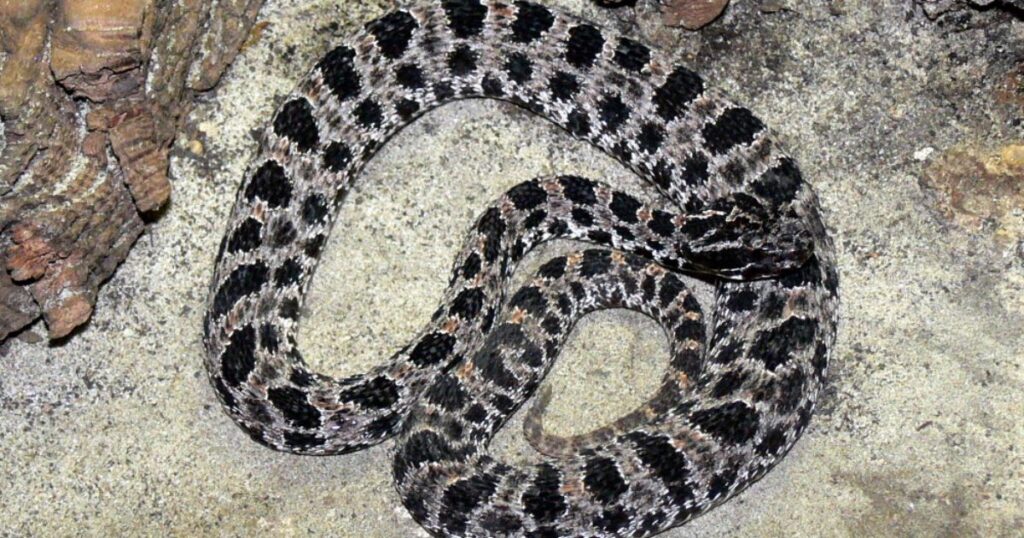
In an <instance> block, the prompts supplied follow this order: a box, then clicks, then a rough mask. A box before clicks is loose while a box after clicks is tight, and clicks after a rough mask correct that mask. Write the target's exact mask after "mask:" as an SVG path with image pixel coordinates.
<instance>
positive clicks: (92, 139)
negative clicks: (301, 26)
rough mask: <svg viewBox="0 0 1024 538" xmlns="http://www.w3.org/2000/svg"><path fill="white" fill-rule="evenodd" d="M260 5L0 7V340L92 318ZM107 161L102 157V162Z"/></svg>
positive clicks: (95, 1)
mask: <svg viewBox="0 0 1024 538" xmlns="http://www.w3.org/2000/svg"><path fill="white" fill-rule="evenodd" d="M262 3H263V1H262V0H222V1H220V2H216V3H211V2H206V1H203V0H176V1H173V2H157V1H156V0H125V1H121V2H107V1H101V0H59V1H57V2H53V1H48V0H22V1H19V2H0V47H3V52H4V53H5V55H6V58H5V61H4V63H3V64H2V67H0V119H2V120H3V127H4V129H3V138H2V139H0V150H2V151H0V340H2V339H4V338H5V337H6V336H7V335H8V334H10V333H12V332H15V331H17V330H19V329H20V328H22V327H24V326H25V325H27V324H29V323H31V322H32V321H33V320H35V319H37V318H39V317H40V316H42V317H43V318H44V320H45V321H46V325H47V329H48V332H49V336H50V338H61V337H63V336H66V335H68V334H69V333H70V332H71V331H72V330H74V329H75V327H78V326H79V325H81V324H82V323H84V322H85V321H86V320H88V318H89V316H90V315H91V314H92V309H93V305H94V304H95V301H96V294H97V290H98V289H99V286H100V285H101V284H102V283H103V281H105V280H106V279H107V278H109V277H110V275H111V274H113V272H114V270H115V268H116V267H117V266H118V264H120V263H121V262H122V261H123V260H124V259H125V257H126V256H127V255H128V252H129V250H130V249H131V246H132V245H133V244H134V242H135V240H136V239H137V238H138V237H139V235H141V234H142V232H143V230H144V227H145V223H144V218H145V217H146V216H148V215H154V214H156V212H157V211H159V209H160V208H161V207H163V205H164V204H166V202H167V200H168V198H169V196H170V194H171V184H170V181H169V179H168V177H167V172H168V156H169V150H170V147H171V144H172V143H173V141H174V137H175V135H176V133H177V132H178V130H179V129H180V128H181V123H182V120H183V118H184V117H185V115H186V114H187V112H188V109H189V106H190V103H191V102H192V100H193V97H194V95H195V94H196V92H201V91H207V90H209V89H210V88H212V87H213V86H214V85H215V84H216V83H217V81H218V80H219V79H220V77H221V75H222V74H223V73H224V71H225V69H226V68H227V66H228V65H229V64H230V63H231V62H232V61H233V60H234V57H235V55H236V54H237V52H238V50H239V49H240V48H241V46H242V44H243V43H244V42H245V39H246V37H247V36H248V35H249V31H250V29H251V28H252V24H253V22H254V21H255V19H256V16H257V13H258V11H259V9H260V7H261V5H262ZM110 157H112V158H110Z"/></svg>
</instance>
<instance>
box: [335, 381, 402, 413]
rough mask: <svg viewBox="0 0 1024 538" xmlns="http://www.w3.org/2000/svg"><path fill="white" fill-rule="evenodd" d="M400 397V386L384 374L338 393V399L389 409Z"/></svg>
mask: <svg viewBox="0 0 1024 538" xmlns="http://www.w3.org/2000/svg"><path fill="white" fill-rule="evenodd" d="M398 397H399V394H398V386H397V385H395V382H394V381H391V380H390V379H388V378H386V377H384V376H377V377H375V378H373V379H370V380H369V381H363V382H361V383H359V384H357V385H355V386H354V387H351V388H348V389H345V390H343V391H342V392H341V393H339V394H338V399H339V400H341V401H343V402H352V403H355V404H358V405H360V406H362V407H367V408H370V409H387V408H388V407H391V406H392V405H394V403H395V402H397V401H398Z"/></svg>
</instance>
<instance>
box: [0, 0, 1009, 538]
mask: <svg viewBox="0 0 1024 538" xmlns="http://www.w3.org/2000/svg"><path fill="white" fill-rule="evenodd" d="M551 3H552V4H560V5H562V6H563V7H565V8H566V9H568V10H570V11H573V12H577V13H583V14H585V15H586V16H587V17H589V18H592V19H596V20H598V21H599V22H601V23H602V24H605V25H609V26H615V27H618V28H619V29H620V30H622V31H624V32H628V33H631V34H634V35H641V36H643V37H644V38H645V39H646V40H647V41H650V42H654V43H655V44H656V45H658V46H660V47H661V48H663V49H667V50H674V51H676V52H677V54H678V56H679V58H680V59H681V60H682V61H684V62H686V63H688V64H691V65H693V66H695V67H696V68H697V69H698V70H699V71H701V72H702V73H703V74H704V75H705V76H706V78H708V79H709V80H713V81H715V83H716V84H717V85H718V86H720V87H724V88H725V89H726V90H727V91H728V92H730V93H731V94H732V95H734V96H735V97H736V99H737V100H738V101H740V102H742V103H744V104H746V105H747V106H749V107H751V108H752V109H754V110H755V111H756V112H757V113H758V114H759V115H760V116H761V117H762V118H763V119H764V120H765V121H766V123H768V124H769V125H771V126H772V127H773V129H774V130H776V131H777V132H778V133H780V135H781V138H782V140H783V141H784V142H785V143H786V145H787V147H788V148H789V149H790V151H791V153H792V154H794V156H795V157H796V158H797V159H798V161H799V162H800V163H801V166H802V168H803V170H804V174H805V177H807V178H809V179H810V181H812V182H813V183H814V185H815V187H816V189H817V191H818V193H819V195H820V197H821V200H822V204H823V206H824V210H825V215H826V218H827V222H828V224H829V226H830V228H831V230H832V232H833V234H834V237H835V239H836V244H837V247H838V249H839V253H840V258H839V260H840V265H841V274H842V301H843V302H842V325H841V328H840V334H839V340H838V343H837V347H836V349H835V352H834V354H833V367H832V369H831V371H832V375H831V386H830V387H829V390H828V392H827V394H826V395H825V397H824V400H823V402H822V405H821V408H820V411H819V413H818V414H817V415H816V417H815V419H814V420H813V422H812V426H811V428H810V430H809V431H808V432H807V434H806V435H805V436H804V438H803V439H802V440H801V442H800V443H798V445H797V447H796V448H795V449H794V450H793V452H791V453H790V455H789V456H788V457H787V458H786V459H785V460H784V461H783V463H782V464H781V465H779V467H777V468H776V470H775V471H773V472H772V473H770V474H769V475H768V476H767V477H766V478H765V479H764V480H762V481H761V482H759V483H758V484H756V485H755V486H753V487H751V488H750V489H749V490H747V491H746V492H745V493H743V494H741V495H740V496H739V497H737V498H736V499H734V500H733V501H731V502H729V503H727V504H726V505H725V506H723V507H722V508H719V509H716V510H714V511H713V512H711V513H710V514H707V515H706V516H703V517H701V518H699V519H698V520H697V521H695V522H693V523H692V524H690V525H687V526H686V527H684V528H681V529H676V530H674V531H672V532H669V533H667V534H666V535H665V536H671V537H677V536H679V537H681V536H715V537H717V536H1020V535H1021V533H1024V508H1022V507H1024V421H1022V420H1021V416H1022V415H1024V367H1022V364H1024V331H1022V330H1021V328H1022V327H1024V259H1022V258H1024V248H1022V247H1021V244H1020V243H1019V241H1020V238H1019V237H1009V239H1008V238H1007V237H1006V236H1005V234H1003V235H999V234H994V233H991V230H990V229H988V228H985V227H982V228H981V229H980V230H970V231H969V230H966V229H965V228H962V227H960V226H959V225H956V224H953V223H951V222H949V221H948V220H947V219H946V217H945V216H944V215H943V214H942V213H940V212H939V211H938V210H936V206H935V197H934V196H932V195H931V194H930V192H928V191H927V190H926V189H924V188H922V187H921V183H920V181H921V177H922V176H923V174H924V171H925V170H926V169H927V168H928V167H929V166H930V165H931V164H932V163H933V162H934V161H935V159H936V158H937V157H938V156H940V155H942V154H943V153H944V152H946V151H947V150H948V149H949V148H954V147H963V146H972V147H979V148H985V149H986V150H992V151H996V150H998V149H999V148H1000V147H1004V146H1006V145H1007V144H1011V143H1013V142H1015V141H1016V142H1018V143H1019V141H1020V140H1021V139H1022V138H1024V126H1022V123H1024V120H1022V116H1024V112H1022V105H1021V104H1020V102H1018V103H1012V102H999V101H998V100H997V99H996V97H995V95H996V93H997V90H998V88H999V87H1000V86H999V85H1000V84H1002V83H1003V81H1005V77H1006V76H1007V75H1008V74H1009V73H1011V71H1012V70H1013V69H1014V61H1019V60H1020V57H1019V55H1020V51H1021V50H1024V22H1021V21H1019V20H1017V21H1013V20H1012V19H1010V18H1009V17H1007V16H1005V15H1001V14H1000V13H998V12H996V11H995V10H990V11H988V12H985V13H974V12H963V13H961V14H959V15H955V16H953V15H951V16H947V17H944V18H942V19H940V20H939V21H934V22H933V21H929V20H927V19H925V18H924V17H923V16H921V15H920V14H914V13H912V12H910V11H908V10H907V8H906V7H905V6H904V4H907V2H883V1H877V2H853V1H846V2H841V1H833V2H831V3H824V2H822V3H821V4H829V5H828V6H824V5H823V6H821V7H809V6H806V5H805V4H815V6H817V4H819V3H816V2H802V3H801V2H772V3H771V4H772V5H781V6H782V7H784V8H786V9H782V10H778V11H776V10H768V11H767V12H766V11H760V10H758V8H757V5H756V4H755V3H754V2H750V1H737V2H734V3H733V5H732V6H731V7H730V9H729V11H728V12H727V15H726V16H725V17H724V18H723V19H722V20H720V21H718V22H716V23H715V24H714V25H712V26H711V27H709V28H707V29H705V30H704V31H703V32H701V33H697V34H694V33H684V32H680V31H676V30H668V29H665V28H661V27H659V25H658V24H657V22H658V21H657V16H656V15H654V14H653V13H652V11H651V9H652V8H651V4H649V3H647V4H646V5H645V2H643V1H642V2H641V5H642V6H643V7H642V9H641V10H640V11H639V12H635V11H631V10H626V11H620V12H615V13H611V12H608V11H604V10H601V9H599V8H596V7H594V6H592V5H590V4H589V3H585V2H583V1H582V0H564V1H557V2H551ZM766 5H767V4H766ZM387 7H389V6H388V5H387V2H381V1H376V2H354V1H341V2H339V1H337V0H335V1H325V0H317V1H312V2H307V1H302V2H300V1H284V0H276V1H269V2H268V5H267V6H266V8H265V9H264V12H263V15H262V18H263V20H265V21H268V22H269V23H270V26H269V27H268V28H267V29H266V31H265V32H264V33H263V35H262V38H261V39H260V40H259V41H258V42H257V43H256V44H255V45H254V46H252V47H251V48H249V49H247V50H246V51H245V52H244V53H243V54H242V56H241V57H240V58H239V60H238V62H237V63H236V65H234V66H233V67H232V69H231V72H230V74H229V76H228V77H227V79H226V80H225V81H224V83H223V84H222V85H221V86H220V87H219V88H218V89H217V90H216V91H215V92H213V93H211V94H209V95H207V96H204V97H203V102H202V104H201V105H200V106H199V107H198V108H197V109H196V110H195V112H194V113H193V117H192V128H191V129H190V130H189V131H187V132H185V133H183V134H182V136H181V137H180V139H179V141H178V143H177V145H176V148H175V155H176V157H175V158H174V160H173V163H172V173H173V177H174V178H175V181H174V195H173V201H172V203H171V206H170V207H169V208H168V210H167V211H166V212H165V213H164V214H163V215H162V216H161V217H160V218H159V219H158V220H156V221H155V222H154V223H153V225H152V226H151V228H150V229H149V231H148V232H147V234H146V235H145V236H144V237H143V238H142V239H141V240H140V241H139V244H138V245H137V247H136V249H135V250H134V251H133V252H132V254H131V256H130V257H129V259H128V261H127V262H126V263H125V264H124V265H123V266H122V267H121V268H120V269H119V270H118V271H117V273H116V275H115V276H114V277H113V279H112V280H111V281H110V282H109V283H108V284H107V285H106V286H105V287H104V288H103V289H102V292H101V295H100V298H99V302H98V305H97V309H96V311H97V313H96V316H95V317H94V319H93V320H92V321H91V323H89V325H88V326H87V327H85V328H84V330H81V331H79V332H78V333H77V334H75V335H74V336H73V337H72V338H70V339H69V340H68V341H66V342H62V343H60V344H57V345H47V344H46V343H40V342H35V343H33V342H32V340H38V337H39V336H40V335H42V334H43V330H42V327H34V328H32V329H30V330H29V331H28V332H26V333H24V334H22V335H21V336H20V337H19V338H17V339H15V340H12V341H9V342H8V343H5V344H4V345H3V346H2V347H0V371H2V372H3V373H2V374H0V484H2V485H0V535H11V536H23V535H39V536H44V535H45V536H52V535H77V534H86V535H111V534H133V535H189V536H191V535H243V534H246V535H248V534H260V535H269V536H292V535H296V536H297V535H327V534H331V535H337V536H352V537H355V536H367V537H394V536H417V535H424V533H423V531H422V530H420V529H419V528H418V526H417V525H416V524H415V523H414V522H413V521H412V520H411V519H410V518H409V517H408V516H407V515H406V514H405V512H404V510H403V509H402V507H401V504H400V502H399V500H398V497H397V496H396V494H395V492H394V490H393V489H392V487H391V483H390V476H389V469H390V458H389V455H388V450H389V448H390V445H389V444H385V445H383V446H381V447H377V448H374V449H371V450H367V451H364V452H362V453H358V454H354V455H349V456H340V457H327V458H310V457H297V456H289V455H283V454H277V453H274V452H272V451H270V450H267V449H265V448H262V447H260V446H257V445H256V444H254V443H253V442H251V441H250V440H249V439H248V438H247V437H246V436H245V435H244V434H243V433H242V432H241V431H240V430H239V429H238V428H236V427H235V426H234V424H233V423H232V422H231V421H230V420H229V419H228V418H227V417H226V416H225V415H224V414H223V413H222V412H221V411H220V409H219V407H218V403H217V401H216V399H215V397H214V393H213V391H212V390H211V389H210V387H209V386H208V384H207V380H206V376H205V372H204V371H203V369H202V362H201V356H202V351H201V344H200V319H201V316H202V305H203V303H204V300H205V297H206V293H207V286H208V282H209V278H210V275H211V271H212V264H213V259H214V255H215V252H216V247H217V244H218V241H219V239H220V235H221V234H222V232H223V226H224V223H225V218H226V215H227V212H228V210H229V208H230V206H231V203H232V200H233V196H234V192H235V189H236V188H237V185H238V182H239V181H240V180H241V175H242V170H243V168H244V166H245V164H246V162H247V160H248V159H249V157H250V156H251V155H252V153H253V151H254V140H253V136H252V132H253V130H254V129H256V128H257V127H258V126H260V125H261V124H262V123H263V122H264V121H265V120H266V118H268V117H269V115H270V113H271V112H272V110H273V108H274V106H275V105H276V104H277V103H279V102H280V99H281V97H283V95H284V94H285V93H287V91H288V90H289V89H290V88H291V87H292V85H293V84H295V82H296V81H297V79H298V77H300V76H301V74H302V73H303V72H304V71H305V70H306V69H307V67H308V66H309V65H311V64H312V62H313V61H314V59H315V58H316V57H317V56H319V55H320V54H322V53H323V52H324V51H326V50H327V49H328V45H329V44H330V43H332V42H336V41H338V40H340V39H341V37H342V36H344V35H346V34H347V33H348V32H350V31H351V29H352V28H354V27H356V26H357V25H359V24H362V23H363V22H365V21H366V20H368V19H369V18H371V17H372V16H375V15H377V14H380V13H382V12H383V10H384V9H386V8H387ZM1017 89H1018V91H1020V92H1022V93H1024V90H1020V88H1017ZM929 148H931V149H929ZM552 173H579V174H583V175H586V176H589V177H593V178H602V179H603V180H605V181H609V182H611V183H614V184H617V185H620V186H622V187H623V188H625V189H628V190H632V191H634V192H638V193H645V192H648V191H647V188H646V186H644V185H642V184H640V182H639V181H638V180H637V179H636V178H634V177H633V176H632V175H631V174H630V173H629V172H627V171H626V170H625V169H624V168H623V167H621V166H619V165H618V164H617V163H615V162H614V161H612V160H611V159H609V158H607V157H605V156H604V155H601V154H599V153H597V152H596V151H595V150H593V149H591V148H590V147H587V146H585V145H583V144H581V143H577V142H574V141H571V140H569V138H568V137H567V136H565V135H564V134H562V133H561V132H559V131H558V130H557V129H556V128H554V127H552V126H551V125H549V124H547V123H545V122H543V121H541V120H539V119H537V118H535V117H532V116H530V115H529V114H527V113H525V112H522V111H520V110H517V109H515V108H514V107H512V106H510V105H503V104H498V103H493V102H464V103H460V104H455V105H451V106H448V107H446V108H444V109H442V110H439V111H436V112H434V113H432V114H430V115H428V117H426V118H424V119H422V120H421V121H419V122H418V123H417V124H415V125H414V126H413V127H411V128H409V129H407V130H405V131H404V132H402V133H401V134H400V135H399V136H398V137H397V138H396V139H395V140H394V141H392V142H391V143H390V144H388V145H387V146H386V147H385V149H384V150H383V151H382V152H381V153H380V154H379V156H378V157H377V158H376V159H375V160H374V161H373V162H372V163H371V165H370V166H369V168H368V169H367V171H366V172H365V174H364V176H363V178H362V181H361V183H360V185H359V187H357V188H356V189H355V191H354V192H353V193H352V194H351V195H350V197H349V199H348V202H347V203H346V206H345V207H344V209H343V215H342V217H341V218H340V221H339V223H338V225H337V227H336V228H335V232H334V234H333V236H332V238H331V242H330V244H329V246H328V247H327V254H326V259H325V260H324V262H323V263H322V265H321V268H320V270H319V271H318V273H317V276H316V279H315V284H314V286H313V288H314V289H313V291H312V293H311V295H310V297H309V300H308V304H307V308H306V316H305V318H304V320H303V328H302V335H301V347H302V348H303V349H304V351H305V354H306V356H307V357H310V358H311V361H312V362H313V363H314V364H315V365H316V366H317V367H319V368H320V369H322V370H323V371H325V372H330V373H332V374H348V373H355V372H358V371H361V370H363V369H365V368H367V367H368V366H370V365H372V364H375V363H377V362H379V361H381V360H383V358H384V357H386V356H388V355H390V353H391V352H393V351H394V350H395V349H397V348H398V347H400V346H401V345H402V344H403V343H404V342H405V341H406V340H407V339H408V338H410V337H411V336H412V335H413V334H414V333H415V332H416V330H417V328H418V327H419V326H420V325H421V324H423V323H424V322H425V320H426V319H427V318H428V317H429V314H430V313H431V312H432V311H433V309H434V307H435V303H436V301H437V299H438V298H439V297H440V294H441V290H442V287H443V285H444V284H445V282H446V279H447V275H448V268H449V265H450V263H451V260H452V257H453V256H454V254H455V252H456V249H457V248H458V245H459V243H460V241H461V234H462V231H463V230H465V229H467V227H468V226H469V224H470V223H471V222H472V220H473V218H474V216H475V215H476V214H477V213H478V212H479V211H480V210H481V208H483V207H484V205H485V204H486V203H487V202H488V201H489V200H491V199H493V198H495V197H496V196H497V195H498V194H499V193H501V192H502V191H504V190H505V189H506V188H508V187H510V186H511V185H513V184H515V183H518V182H520V181H523V180H526V179H530V178H532V177H534V176H538V175H543V174H552ZM1021 181H1024V179H1021ZM1007 218H1009V219H1011V220H1013V219H1017V221H1018V224H1019V221H1020V220H1021V219H1024V214H1022V211H1021V209H1020V206H1019V205H1018V206H1017V208H1016V209H1015V212H1011V213H1010V214H1009V215H1008V216H1007ZM564 248H567V247H566V245H555V246H553V247H551V249H548V250H559V249H564ZM544 256H545V255H544V253H540V254H537V255H534V256H533V257H531V259H530V261H528V262H527V267H526V269H527V270H529V268H530V267H531V266H535V265H536V263H537V262H538V261H539V260H542V259H543V257H544ZM705 291H706V290H705ZM666 360H667V352H666V345H665V342H664V341H663V338H662V337H660V336H659V330H658V329H657V328H656V327H655V325H654V324H653V323H652V322H649V321H647V320H645V319H644V318H642V317H640V316H638V315H632V314H628V313H621V312H608V313H603V314H601V315H594V316H590V317H588V318H587V319H586V320H585V321H584V322H583V323H582V324H581V327H580V328H579V330H577V332H576V333H575V335H574V336H573V338H572V342H571V345H570V349H569V350H568V351H567V353H566V354H565V355H564V356H563V358H562V359H561V361H560V363H559V364H558V365H557V366H556V369H555V372H554V373H553V375H552V377H551V378H550V380H549V383H551V384H552V386H553V389H554V393H555V399H554V402H553V407H552V408H551V409H550V411H549V420H548V422H549V424H550V428H552V429H553V430H554V431H556V432H561V433H569V432H582V431H587V430H588V429H590V428H592V427H594V426H596V425H599V424H602V423H604V422H607V421H609V420H612V419H613V418H614V417H616V416H618V415H619V414H621V413H622V412H624V411H626V410H628V409H630V408H631V407H633V406H634V405H636V404H637V403H638V402H640V401H642V399H643V398H644V395H645V394H649V392H650V391H651V390H652V389H653V387H654V386H655V384H656V382H657V380H658V378H659V376H660V371H661V369H662V368H663V367H664V364H665V362H666ZM520 437H521V436H520V432H519V431H518V429H517V425H516V424H513V425H511V426H510V427H508V428H506V430H505V431H503V432H502V435H501V437H500V439H499V441H498V442H497V444H498V445H499V446H500V450H501V451H503V452H504V453H506V454H511V455H512V457H521V456H522V455H524V454H526V453H527V450H526V449H525V448H524V445H523V442H522V441H521V439H520Z"/></svg>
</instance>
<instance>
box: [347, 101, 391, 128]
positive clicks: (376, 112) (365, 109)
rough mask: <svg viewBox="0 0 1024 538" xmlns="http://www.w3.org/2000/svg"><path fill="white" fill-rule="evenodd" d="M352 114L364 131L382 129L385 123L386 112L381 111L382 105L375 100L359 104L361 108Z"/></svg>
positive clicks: (358, 107)
mask: <svg viewBox="0 0 1024 538" xmlns="http://www.w3.org/2000/svg"><path fill="white" fill-rule="evenodd" d="M352 114H354V115H355V117H356V122H357V123H359V125H361V126H362V127H363V128H364V129H371V128H374V127H380V125H381V123H383V122H384V112H383V111H382V110H381V108H380V105H379V104H377V102H376V101H374V100H373V99H369V98H367V99H364V100H363V102H362V103H359V106H357V107H356V108H355V110H353V111H352Z"/></svg>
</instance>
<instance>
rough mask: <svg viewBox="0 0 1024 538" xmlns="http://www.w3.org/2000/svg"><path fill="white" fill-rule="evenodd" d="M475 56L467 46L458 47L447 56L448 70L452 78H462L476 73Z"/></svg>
mask: <svg viewBox="0 0 1024 538" xmlns="http://www.w3.org/2000/svg"><path fill="white" fill-rule="evenodd" d="M476 60H477V54H476V52H474V51H473V49H471V48H469V46H468V45H459V46H458V47H455V50H453V51H452V52H451V53H449V54H448V69H449V70H450V71H451V72H452V76H456V77H463V76H466V75H468V74H470V73H472V72H473V71H476Z"/></svg>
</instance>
